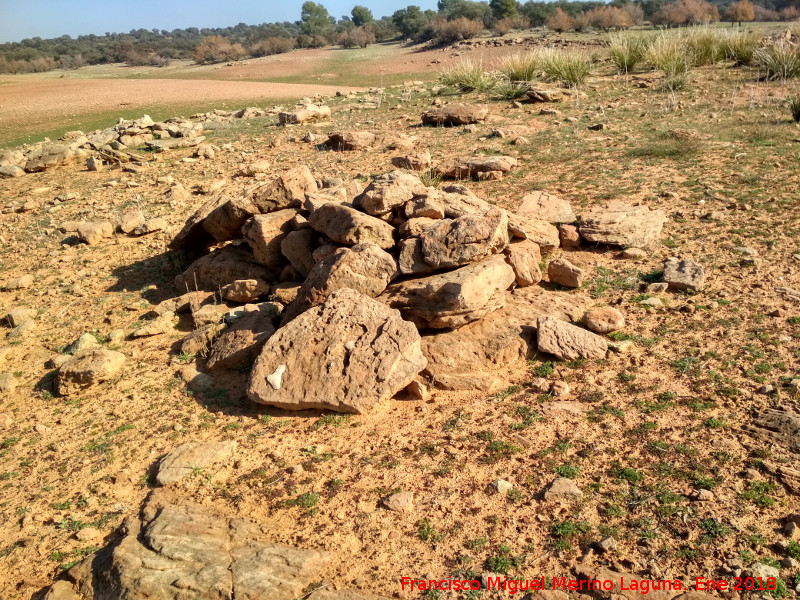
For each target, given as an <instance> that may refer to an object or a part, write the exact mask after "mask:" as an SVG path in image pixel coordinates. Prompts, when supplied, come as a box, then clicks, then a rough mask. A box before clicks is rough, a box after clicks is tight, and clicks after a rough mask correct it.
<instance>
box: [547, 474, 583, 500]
mask: <svg viewBox="0 0 800 600" xmlns="http://www.w3.org/2000/svg"><path fill="white" fill-rule="evenodd" d="M544 499H545V500H546V501H556V502H561V501H567V502H580V501H581V500H583V492H582V491H581V490H580V488H579V487H578V486H577V485H576V483H575V482H574V481H572V479H567V478H566V477H558V478H556V480H555V481H553V483H551V484H550V487H549V488H547V491H546V492H545V493H544Z"/></svg>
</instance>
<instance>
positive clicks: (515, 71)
mask: <svg viewBox="0 0 800 600" xmlns="http://www.w3.org/2000/svg"><path fill="white" fill-rule="evenodd" d="M539 62H540V59H539V54H538V53H536V52H525V53H523V52H517V53H515V54H509V55H508V56H505V57H503V58H502V60H501V61H500V63H499V65H498V69H497V70H498V72H499V73H500V75H502V76H503V77H504V78H505V79H507V80H508V81H517V82H520V81H533V80H534V79H536V76H537V75H538V73H539V71H540V68H539Z"/></svg>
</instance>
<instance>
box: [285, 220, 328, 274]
mask: <svg viewBox="0 0 800 600" xmlns="http://www.w3.org/2000/svg"><path fill="white" fill-rule="evenodd" d="M319 237H320V236H319V234H318V233H317V232H316V231H314V230H313V229H311V228H310V227H306V228H305V229H300V230H299V231H290V232H289V233H287V234H286V237H284V238H283V241H282V242H281V254H283V256H284V257H285V258H286V260H288V261H289V264H291V265H292V267H294V268H295V269H296V270H297V272H298V273H300V275H301V276H303V277H307V276H308V274H309V273H310V272H311V269H313V268H314V264H315V261H314V250H315V248H316V246H317V238H319Z"/></svg>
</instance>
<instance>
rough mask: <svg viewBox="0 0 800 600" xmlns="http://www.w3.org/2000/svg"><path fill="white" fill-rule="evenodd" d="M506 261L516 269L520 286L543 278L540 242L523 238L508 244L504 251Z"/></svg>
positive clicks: (515, 274)
mask: <svg viewBox="0 0 800 600" xmlns="http://www.w3.org/2000/svg"><path fill="white" fill-rule="evenodd" d="M503 253H504V254H505V256H506V262H507V263H508V264H509V265H510V266H511V268H512V269H514V277H515V278H516V281H517V285H518V286H519V287H528V286H530V285H535V284H537V283H539V282H540V281H541V280H542V268H541V266H540V265H539V263H541V262H542V253H541V251H540V250H539V244H536V243H535V242H532V241H530V240H521V241H517V242H514V243H513V244H509V245H508V246H506V249H505V251H504V252H503Z"/></svg>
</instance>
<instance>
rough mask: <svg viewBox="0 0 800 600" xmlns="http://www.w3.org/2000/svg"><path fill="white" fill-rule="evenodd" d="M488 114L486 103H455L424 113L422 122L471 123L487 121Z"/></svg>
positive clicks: (437, 123) (436, 123)
mask: <svg viewBox="0 0 800 600" xmlns="http://www.w3.org/2000/svg"><path fill="white" fill-rule="evenodd" d="M488 115H489V107H488V106H487V105H486V104H462V103H454V104H447V105H445V106H440V107H436V108H432V109H431V110H428V111H426V112H424V113H422V122H423V123H424V124H426V125H471V124H473V123H480V122H482V121H485V120H486V117H487V116H488Z"/></svg>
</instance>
